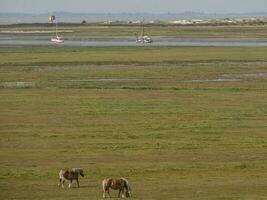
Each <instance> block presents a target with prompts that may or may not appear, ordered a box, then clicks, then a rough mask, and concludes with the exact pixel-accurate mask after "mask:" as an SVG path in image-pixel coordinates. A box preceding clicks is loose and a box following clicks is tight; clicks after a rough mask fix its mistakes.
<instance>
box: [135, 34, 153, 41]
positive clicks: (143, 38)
mask: <svg viewBox="0 0 267 200" xmlns="http://www.w3.org/2000/svg"><path fill="white" fill-rule="evenodd" d="M136 42H137V43H153V40H152V39H151V38H150V37H148V36H147V35H144V36H139V37H137V38H136Z"/></svg>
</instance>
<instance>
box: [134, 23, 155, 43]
mask: <svg viewBox="0 0 267 200" xmlns="http://www.w3.org/2000/svg"><path fill="white" fill-rule="evenodd" d="M135 41H136V43H153V40H152V38H151V37H149V36H147V35H145V27H144V23H143V22H142V33H141V35H140V36H138V37H136V40H135Z"/></svg>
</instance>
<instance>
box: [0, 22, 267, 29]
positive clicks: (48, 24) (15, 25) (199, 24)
mask: <svg viewBox="0 0 267 200" xmlns="http://www.w3.org/2000/svg"><path fill="white" fill-rule="evenodd" d="M266 24H267V22H266V21H248V22H236V23H227V22H207V23H196V24H172V23H168V22H154V23H144V24H143V25H144V26H147V27H158V26H161V27H170V26H174V27H175V26H236V25H266ZM58 25H59V26H63V27H75V26H76V27H79V26H110V27H112V26H132V27H134V26H140V25H141V24H140V23H139V24H138V23H131V22H126V21H114V22H110V23H105V22H95V23H94V22H90V23H87V22H85V21H82V22H81V23H62V22H61V23H58ZM51 26H52V24H51V23H18V24H2V25H0V28H27V27H51Z"/></svg>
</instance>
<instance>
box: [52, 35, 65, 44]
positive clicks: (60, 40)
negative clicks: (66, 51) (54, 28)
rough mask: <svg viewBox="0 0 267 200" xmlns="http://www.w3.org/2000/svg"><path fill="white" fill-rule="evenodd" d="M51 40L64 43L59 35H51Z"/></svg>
mask: <svg viewBox="0 0 267 200" xmlns="http://www.w3.org/2000/svg"><path fill="white" fill-rule="evenodd" d="M51 42H54V43H64V38H62V37H59V36H56V37H52V38H51Z"/></svg>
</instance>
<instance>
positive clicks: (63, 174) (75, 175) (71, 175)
mask: <svg viewBox="0 0 267 200" xmlns="http://www.w3.org/2000/svg"><path fill="white" fill-rule="evenodd" d="M79 175H81V176H82V177H84V173H83V169H81V168H73V169H72V170H68V169H67V170H64V169H61V170H60V172H59V183H58V187H60V186H61V187H62V188H64V184H65V180H69V181H70V183H69V188H71V185H72V181H73V180H76V182H77V185H78V187H80V184H79Z"/></svg>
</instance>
